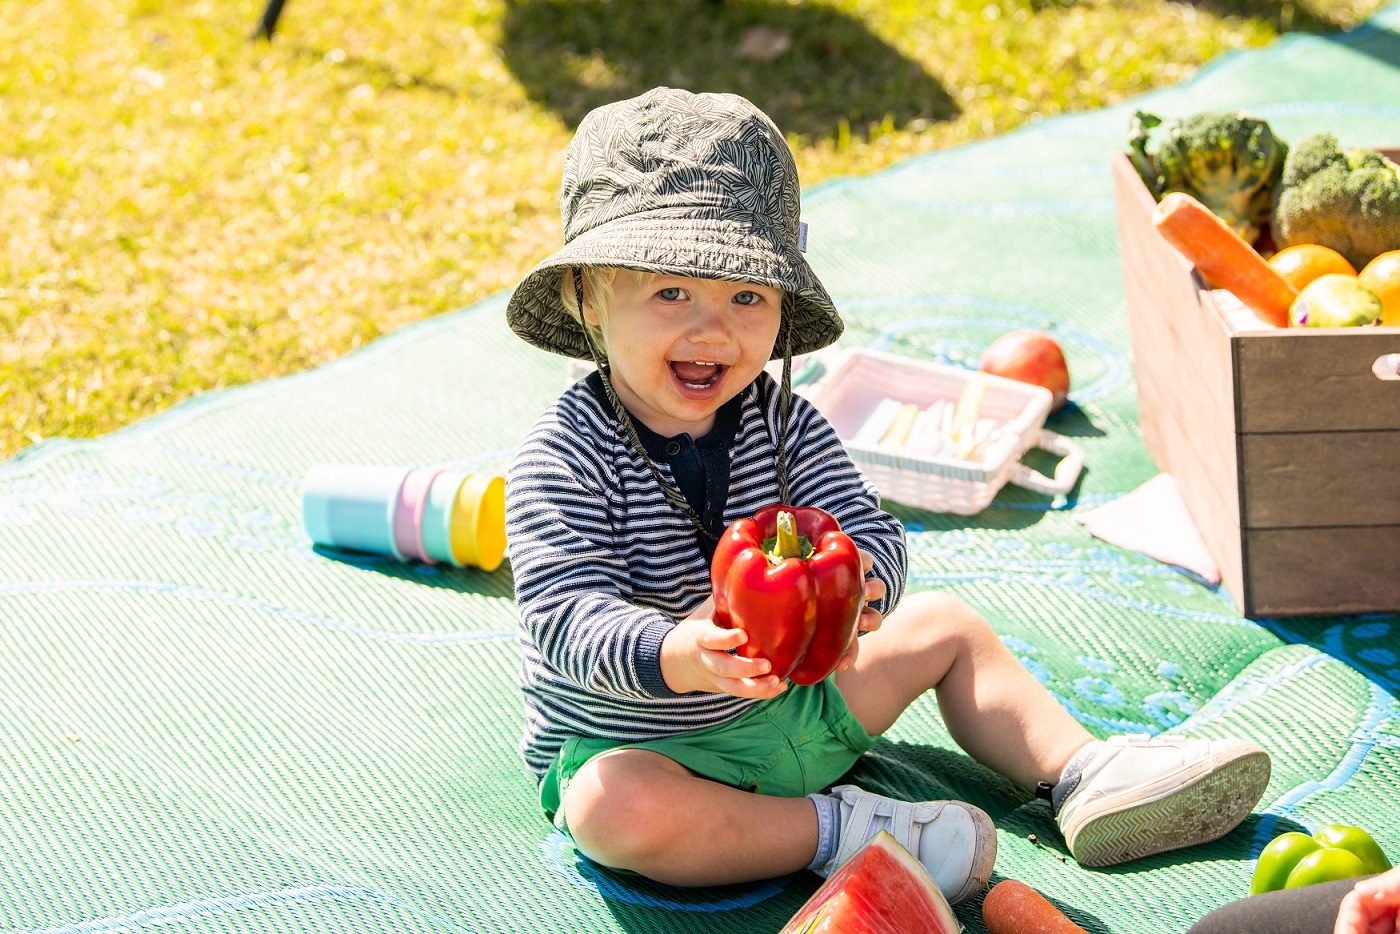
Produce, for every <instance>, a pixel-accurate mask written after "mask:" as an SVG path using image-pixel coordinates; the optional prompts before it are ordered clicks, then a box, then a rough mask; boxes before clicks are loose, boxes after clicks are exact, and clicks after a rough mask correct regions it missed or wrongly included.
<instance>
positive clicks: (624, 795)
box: [563, 756, 669, 869]
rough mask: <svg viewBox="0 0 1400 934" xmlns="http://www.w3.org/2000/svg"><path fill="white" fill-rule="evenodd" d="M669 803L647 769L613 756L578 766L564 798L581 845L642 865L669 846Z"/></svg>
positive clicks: (597, 854)
mask: <svg viewBox="0 0 1400 934" xmlns="http://www.w3.org/2000/svg"><path fill="white" fill-rule="evenodd" d="M665 806H666V802H665V801H662V800H661V799H660V796H659V795H658V792H657V788H656V783H655V782H653V781H650V780H649V779H648V777H647V775H646V773H645V771H644V770H640V769H636V768H632V767H630V766H629V764H628V763H627V762H625V761H619V760H617V759H615V758H612V757H608V756H604V757H601V758H599V759H594V760H592V761H591V762H589V763H588V764H587V765H585V766H584V767H583V768H582V769H580V770H579V772H578V774H577V775H576V776H574V779H573V781H572V782H570V784H569V789H568V791H567V792H565V794H564V802H563V807H564V817H565V820H566V821H567V822H568V825H569V833H570V834H571V835H572V836H573V838H574V842H575V843H577V844H578V847H579V849H580V850H582V851H583V852H584V853H585V854H586V855H587V856H588V858H589V859H592V860H593V861H595V862H598V863H602V864H603V865H605V866H611V867H614V868H617V869H638V868H639V867H640V866H642V865H644V864H645V862H646V860H647V859H648V858H649V857H650V856H652V855H654V854H655V853H656V852H657V851H658V850H659V849H660V848H663V847H664V846H665V843H666V837H667V836H668V835H669V831H667V830H666V829H665V826H666V824H667V821H665V820H664V819H663V817H664V808H665Z"/></svg>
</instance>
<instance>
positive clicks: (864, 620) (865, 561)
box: [836, 551, 885, 671]
mask: <svg viewBox="0 0 1400 934" xmlns="http://www.w3.org/2000/svg"><path fill="white" fill-rule="evenodd" d="M874 566H875V559H874V558H873V557H871V556H870V554H869V553H868V552H864V551H862V552H861V553H860V570H861V573H863V574H869V573H870V569H871V568H872V567H874ZM884 597H885V582H884V581H882V580H880V578H878V577H867V578H866V579H865V606H864V607H862V608H861V611H860V619H859V620H858V621H857V622H856V631H855V632H854V633H852V634H851V644H850V645H848V646H846V654H845V655H842V656H841V661H839V662H837V663H836V670H837V671H845V670H846V669H847V668H850V667H851V666H852V665H854V664H855V663H856V656H857V654H858V653H859V652H860V634H861V633H862V632H874V631H875V630H877V629H879V628H880V624H881V623H883V622H884V621H885V617H884V616H883V615H882V614H881V613H880V611H879V610H875V609H871V607H870V604H872V603H874V602H875V601H876V600H883V599H884Z"/></svg>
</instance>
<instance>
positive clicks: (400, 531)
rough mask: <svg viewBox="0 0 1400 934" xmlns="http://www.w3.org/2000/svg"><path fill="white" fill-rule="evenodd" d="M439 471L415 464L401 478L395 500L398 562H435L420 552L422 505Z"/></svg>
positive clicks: (395, 540)
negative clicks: (401, 484) (406, 474)
mask: <svg viewBox="0 0 1400 934" xmlns="http://www.w3.org/2000/svg"><path fill="white" fill-rule="evenodd" d="M440 473H442V470H441V468H438V467H415V468H413V469H412V470H410V471H409V472H408V476H406V477H404V480H403V486H401V487H399V493H398V496H397V497H396V498H395V500H394V542H393V544H394V557H395V558H398V559H399V560H400V561H426V562H427V563H429V564H436V563H437V562H435V561H434V560H433V559H432V558H431V557H429V556H428V555H425V554H424V553H423V505H424V503H426V502H427V501H428V490H429V489H430V488H431V487H432V485H433V478H434V477H436V476H437V475H438V474H440Z"/></svg>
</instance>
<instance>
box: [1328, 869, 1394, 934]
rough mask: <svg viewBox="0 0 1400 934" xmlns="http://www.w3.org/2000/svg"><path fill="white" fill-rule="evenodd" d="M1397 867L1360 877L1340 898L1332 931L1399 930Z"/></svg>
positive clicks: (1382, 933)
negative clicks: (1343, 896) (1376, 874)
mask: <svg viewBox="0 0 1400 934" xmlns="http://www.w3.org/2000/svg"><path fill="white" fill-rule="evenodd" d="M1397 906H1400V867H1397V868H1395V869H1392V870H1390V871H1389V872H1383V873H1381V874H1380V875H1378V876H1372V877H1371V878H1369V879H1362V880H1361V881H1360V882H1358V883H1356V885H1355V887H1353V888H1352V890H1351V891H1350V892H1348V893H1347V894H1346V897H1345V898H1343V899H1342V905H1341V908H1340V909H1338V911H1337V926H1336V928H1335V931H1334V934H1395V932H1396V931H1400V922H1397V918H1396V907H1397Z"/></svg>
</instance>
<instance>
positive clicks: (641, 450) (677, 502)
mask: <svg viewBox="0 0 1400 934" xmlns="http://www.w3.org/2000/svg"><path fill="white" fill-rule="evenodd" d="M570 275H571V276H572V277H573V280H574V300H575V301H576V302H577V303H578V310H579V317H580V318H582V317H583V270H582V269H578V268H575V269H572V270H571V271H570ZM791 301H792V298H791V296H790V295H787V294H786V293H785V294H784V295H783V319H782V324H781V328H782V337H783V384H782V388H781V390H780V393H779V396H778V407H779V408H778V442H777V443H778V458H777V461H778V462H777V467H778V500H779V502H781V503H783V504H785V505H787V504H788V477H787V425H788V409H789V407H790V405H791V402H792V326H791V323H790V322H791V321H792V315H791V314H790V309H791ZM582 330H583V340H584V343H586V344H587V345H588V353H589V356H591V357H592V358H593V363H594V365H595V366H597V368H598V377H599V379H601V380H602V383H603V392H604V394H605V395H606V396H607V397H608V403H609V404H610V405H611V406H612V410H613V414H615V415H616V416H617V420H618V421H619V422H621V423H622V428H623V431H625V432H626V433H627V439H628V440H629V441H631V442H632V447H633V448H634V449H635V450H636V451H637V453H638V454H640V455H641V456H642V461H643V462H644V463H645V464H646V465H647V469H648V470H650V471H651V475H652V476H653V477H655V478H656V482H657V485H659V486H660V487H661V492H662V493H663V494H664V495H665V497H666V499H667V500H668V501H670V503H671V505H672V506H675V507H676V508H677V509H679V510H680V511H681V514H682V515H684V516H685V517H686V518H687V519H689V520H690V524H691V525H693V526H695V528H696V529H697V530H698V531H699V532H700V534H701V535H703V536H705V537H706V538H708V539H710V540H711V541H715V540H717V539H718V538H719V536H718V535H716V534H715V533H714V532H711V531H710V530H709V529H708V528H706V527H705V522H704V520H702V519H701V518H700V516H699V514H698V513H696V511H695V509H694V508H693V507H691V505H690V503H688V502H686V499H685V496H684V495H683V494H682V493H681V491H680V490H678V489H676V488H675V486H674V485H673V484H671V483H669V482H667V480H666V478H665V477H663V476H661V471H659V470H657V469H656V465H655V464H654V463H652V460H651V458H650V457H649V456H647V449H646V445H644V444H643V443H642V437H641V435H640V434H638V433H637V426H636V425H634V424H633V423H632V415H631V413H630V412H628V411H627V407H626V406H624V405H623V404H622V400H621V399H619V398H618V397H617V390H616V389H615V388H614V387H613V384H612V377H610V376H609V375H608V361H607V358H606V357H604V356H603V353H602V351H601V350H599V349H598V345H597V344H595V343H594V342H593V337H592V335H590V334H589V333H588V328H583V329H582Z"/></svg>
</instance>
